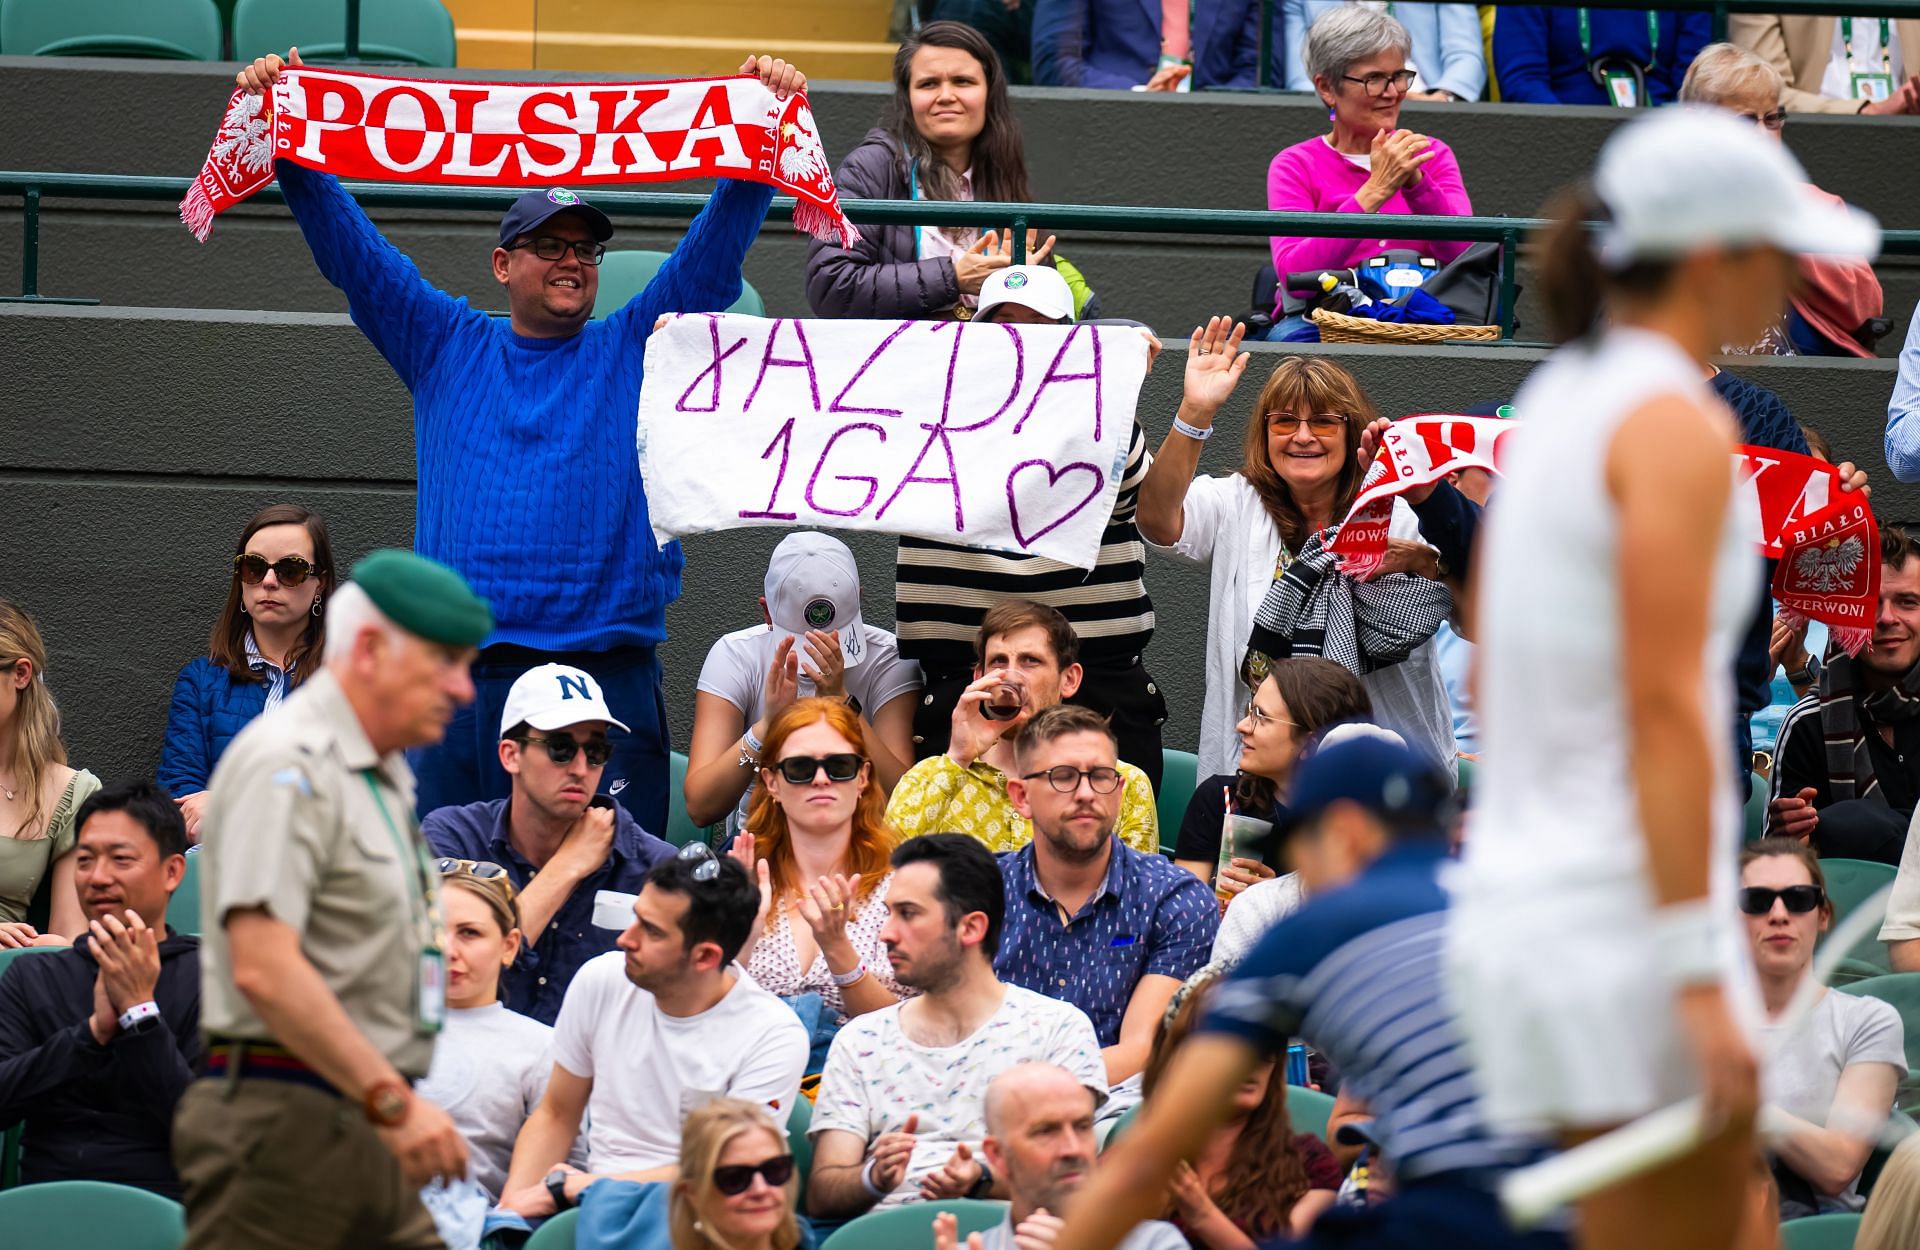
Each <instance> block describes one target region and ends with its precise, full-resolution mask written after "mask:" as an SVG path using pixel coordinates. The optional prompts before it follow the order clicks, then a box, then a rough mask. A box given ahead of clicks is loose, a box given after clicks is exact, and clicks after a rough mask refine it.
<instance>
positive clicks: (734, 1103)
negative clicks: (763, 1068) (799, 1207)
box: [667, 1098, 801, 1250]
mask: <svg viewBox="0 0 1920 1250" xmlns="http://www.w3.org/2000/svg"><path fill="white" fill-rule="evenodd" d="M798 1189H799V1186H798V1183H797V1181H796V1180H795V1178H794V1164H793V1152H792V1150H791V1149H790V1148H789V1147H788V1145H787V1135H786V1133H785V1132H784V1131H783V1130H782V1129H781V1128H780V1126H779V1125H777V1124H775V1123H774V1122H773V1120H772V1119H770V1118H769V1117H768V1115H767V1113H766V1112H765V1111H763V1110H761V1109H760V1108H759V1107H758V1106H756V1105H755V1104H753V1103H750V1102H741V1101H740V1100H739V1099H736V1098H716V1099H714V1100H713V1101H712V1102H710V1103H707V1104H706V1105H705V1106H703V1107H701V1108H700V1109H699V1110H697V1111H695V1112H693V1113H692V1114H691V1115H689V1116H688V1117H687V1120H686V1123H685V1124H684V1125H682V1126H681V1129H680V1179H679V1180H677V1181H675V1182H674V1183H673V1197H672V1199H671V1200H670V1205H669V1207H668V1214H667V1230H668V1234H669V1235H670V1236H671V1237H672V1239H673V1250H794V1248H795V1247H796V1246H798V1245H800V1242H801V1236H800V1222H799V1220H798V1219H796V1218H795V1217H794V1213H793V1208H794V1201H795V1196H796V1194H797V1192H798Z"/></svg>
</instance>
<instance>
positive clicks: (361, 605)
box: [326, 582, 406, 668]
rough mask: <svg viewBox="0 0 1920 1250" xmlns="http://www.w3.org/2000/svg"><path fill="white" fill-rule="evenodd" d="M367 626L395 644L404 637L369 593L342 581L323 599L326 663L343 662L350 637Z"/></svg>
mask: <svg viewBox="0 0 1920 1250" xmlns="http://www.w3.org/2000/svg"><path fill="white" fill-rule="evenodd" d="M368 629H377V630H379V631H381V632H382V633H384V634H385V635H386V636H387V638H388V639H389V640H390V641H392V642H393V643H395V644H396V645H397V644H399V643H400V642H401V641H402V640H404V639H405V638H406V631H405V630H403V629H401V628H400V627H399V626H398V625H396V624H394V623H393V620H392V619H391V618H390V617H388V616H387V614H386V613H385V612H382V611H381V610H380V608H379V605H377V604H375V603H374V601H373V598H372V596H370V595H368V594H367V592H366V591H365V590H363V589H361V588H360V587H359V586H358V585H356V584H355V583H353V582H342V583H341V585H340V588H339V589H338V590H336V591H334V592H333V598H332V599H330V600H328V602H327V648H326V656H327V666H328V667H329V668H332V667H334V666H336V665H340V666H344V665H345V664H346V663H347V660H348V657H349V655H350V654H351V653H352V651H353V640H354V639H356V638H358V637H359V636H360V634H361V633H362V631H364V630H368Z"/></svg>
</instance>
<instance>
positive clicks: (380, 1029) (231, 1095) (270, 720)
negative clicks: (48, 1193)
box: [173, 551, 493, 1250]
mask: <svg viewBox="0 0 1920 1250" xmlns="http://www.w3.org/2000/svg"><path fill="white" fill-rule="evenodd" d="M327 616H328V620H327V639H326V657H327V663H326V668H325V669H324V670H323V671H321V672H319V673H316V674H314V676H313V677H312V678H311V679H309V680H308V681H307V682H306V683H305V684H304V685H303V686H301V687H300V689H299V690H297V691H295V692H294V693H293V694H292V695H290V696H288V698H287V699H286V701H285V702H284V703H282V704H281V705H280V706H279V707H278V708H276V709H274V710H273V711H271V712H269V713H267V714H266V715H264V716H262V717H260V718H259V719H258V720H256V721H254V722H253V724H251V725H249V726H248V727H247V728H246V729H245V730H243V731H242V732H241V734H240V736H239V737H237V738H235V739H234V741H233V745H232V746H231V747H229V748H228V750H227V753H226V754H225V755H224V756H223V757H222V758H221V760H220V765H219V767H218V768H217V769H215V771H214V775H213V780H212V784H211V786H210V787H209V794H208V798H207V805H206V809H205V815H204V817H203V819H202V825H201V830H202V838H203V842H202V851H201V854H202V857H203V860H202V872H203V877H204V879H203V886H202V895H203V904H202V931H203V933H204V939H203V945H202V948H201V962H202V968H203V978H204V985H203V990H202V994H203V1002H202V1008H201V1027H202V1028H203V1029H204V1030H205V1032H206V1034H207V1042H208V1049H207V1053H208V1060H207V1074H206V1077H205V1078H204V1079H202V1080H199V1081H196V1082H195V1083H194V1085H193V1086H192V1087H191V1088H190V1089H188V1091H187V1093H186V1094H185V1095H184V1096H183V1097H182V1098H181V1101H180V1107H179V1111H178V1113H177V1115H176V1117H175V1120H174V1139H173V1149H174V1161H175V1163H176V1164H177V1166H178V1167H179V1170H180V1177H181V1180H182V1182H183V1183H184V1185H185V1188H186V1205H187V1245H188V1246H189V1247H191V1248H192V1250H212V1248H216V1247H217V1248H222V1250H224V1248H225V1247H234V1248H235V1250H239V1248H241V1247H246V1248H248V1250H252V1248H253V1247H262V1246H271V1247H301V1248H305V1247H315V1248H316V1250H317V1248H319V1247H329V1248H333V1247H338V1248H339V1250H348V1248H349V1247H351V1248H352V1250H361V1248H362V1247H366V1248H368V1250H372V1248H375V1247H407V1248H409V1250H413V1248H419V1250H427V1248H429V1247H433V1248H438V1247H441V1245H442V1243H441V1240H440V1237H439V1235H438V1233H436V1232H435V1230H434V1225H433V1221H432V1219H431V1218H430V1217H429V1216H428V1214H427V1211H426V1208H425V1207H424V1206H423V1205H422V1204H421V1202H420V1198H419V1189H420V1187H421V1186H422V1185H424V1184H427V1183H428V1182H430V1181H433V1180H435V1179H438V1178H447V1179H458V1178H460V1177H463V1176H465V1175H466V1170H467V1149H466V1144H465V1142H464V1141H462V1139H461V1137H460V1134H459V1133H458V1131H457V1130H456V1129H455V1128H454V1126H453V1122H452V1121H451V1120H450V1119H448V1117H447V1114H446V1112H444V1111H442V1110H441V1109H440V1108H438V1107H436V1106H434V1105H433V1104H432V1103H430V1102H428V1101H427V1100H425V1099H424V1098H419V1097H416V1096H415V1095H414V1093H413V1090H412V1085H411V1082H412V1081H415V1080H418V1079H419V1078H421V1077H423V1076H425V1075H426V1072H427V1066H428V1063H429V1061H430V1060H431V1059H432V1057H433V1039H434V1034H435V1033H437V1032H438V1031H439V1027H440V1020H441V1017H442V1016H443V1015H444V1011H445V999H444V986H445V954H444V951H445V946H446V942H445V934H444V932H443V931H442V928H441V924H440V912H439V903H438V898H437V894H436V887H437V880H436V876H435V874H434V873H433V872H432V871H431V870H430V868H431V866H430V864H429V863H428V860H427V850H426V845H425V843H424V842H423V841H422V840H421V837H420V833H419V828H418V826H416V825H415V824H414V822H413V819H412V812H413V774H412V773H411V772H409V771H408V769H407V764H406V760H405V756H404V754H403V752H405V750H406V749H407V748H409V747H415V746H422V745H426V744H428V743H432V742H436V741H438V740H439V738H440V736H441V734H442V733H443V732H444V730H445V727H446V724H447V722H448V720H449V719H450V718H451V717H452V715H453V711H454V708H455V706H456V705H458V704H461V703H465V702H467V701H469V700H471V699H472V698H473V683H472V680H471V678H470V677H469V676H468V671H467V669H468V664H469V663H470V661H471V660H472V658H473V655H474V648H475V647H476V646H478V644H479V643H480V641H481V639H483V638H484V637H485V636H486V634H487V632H488V631H489V630H490V629H491V628H492V626H493V621H492V617H491V615H490V613H489V612H488V610H487V605H486V604H485V602H484V601H482V600H481V599H479V598H478V597H476V596H475V595H474V594H473V592H472V591H471V590H470V589H469V588H468V587H467V585H466V583H465V582H464V581H462V580H461V578H460V576H459V575H458V574H457V573H454V572H453V571H452V570H451V569H448V568H447V567H446V566H444V565H441V564H437V563H435V562H434V561H431V560H428V559H426V558H424V557H422V556H417V555H414V554H412V553H410V552H402V551H377V552H375V553H373V554H372V555H370V556H368V557H367V558H366V559H365V560H363V561H361V562H360V563H359V564H358V565H356V566H355V568H354V570H353V580H352V581H351V582H349V583H348V584H347V585H345V586H343V587H342V588H341V589H340V590H339V591H338V592H337V593H336V594H335V595H334V596H333V597H332V598H331V599H330V600H329V601H328V603H327Z"/></svg>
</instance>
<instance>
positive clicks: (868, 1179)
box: [860, 1155, 887, 1198]
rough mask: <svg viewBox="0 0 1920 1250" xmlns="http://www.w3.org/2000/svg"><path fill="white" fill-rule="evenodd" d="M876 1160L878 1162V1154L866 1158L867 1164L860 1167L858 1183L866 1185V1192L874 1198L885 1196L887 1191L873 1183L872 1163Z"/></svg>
mask: <svg viewBox="0 0 1920 1250" xmlns="http://www.w3.org/2000/svg"><path fill="white" fill-rule="evenodd" d="M878 1162H880V1156H878V1155H875V1156H873V1157H872V1158H870V1159H868V1160H867V1166H866V1167H864V1168H861V1169H860V1183H861V1184H862V1185H864V1186H866V1190H867V1192H868V1193H869V1194H872V1195H873V1196H874V1197H875V1198H884V1197H886V1196H887V1191H886V1190H884V1189H882V1188H880V1186H878V1185H876V1184H874V1183H873V1165H874V1164H876V1163H878Z"/></svg>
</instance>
